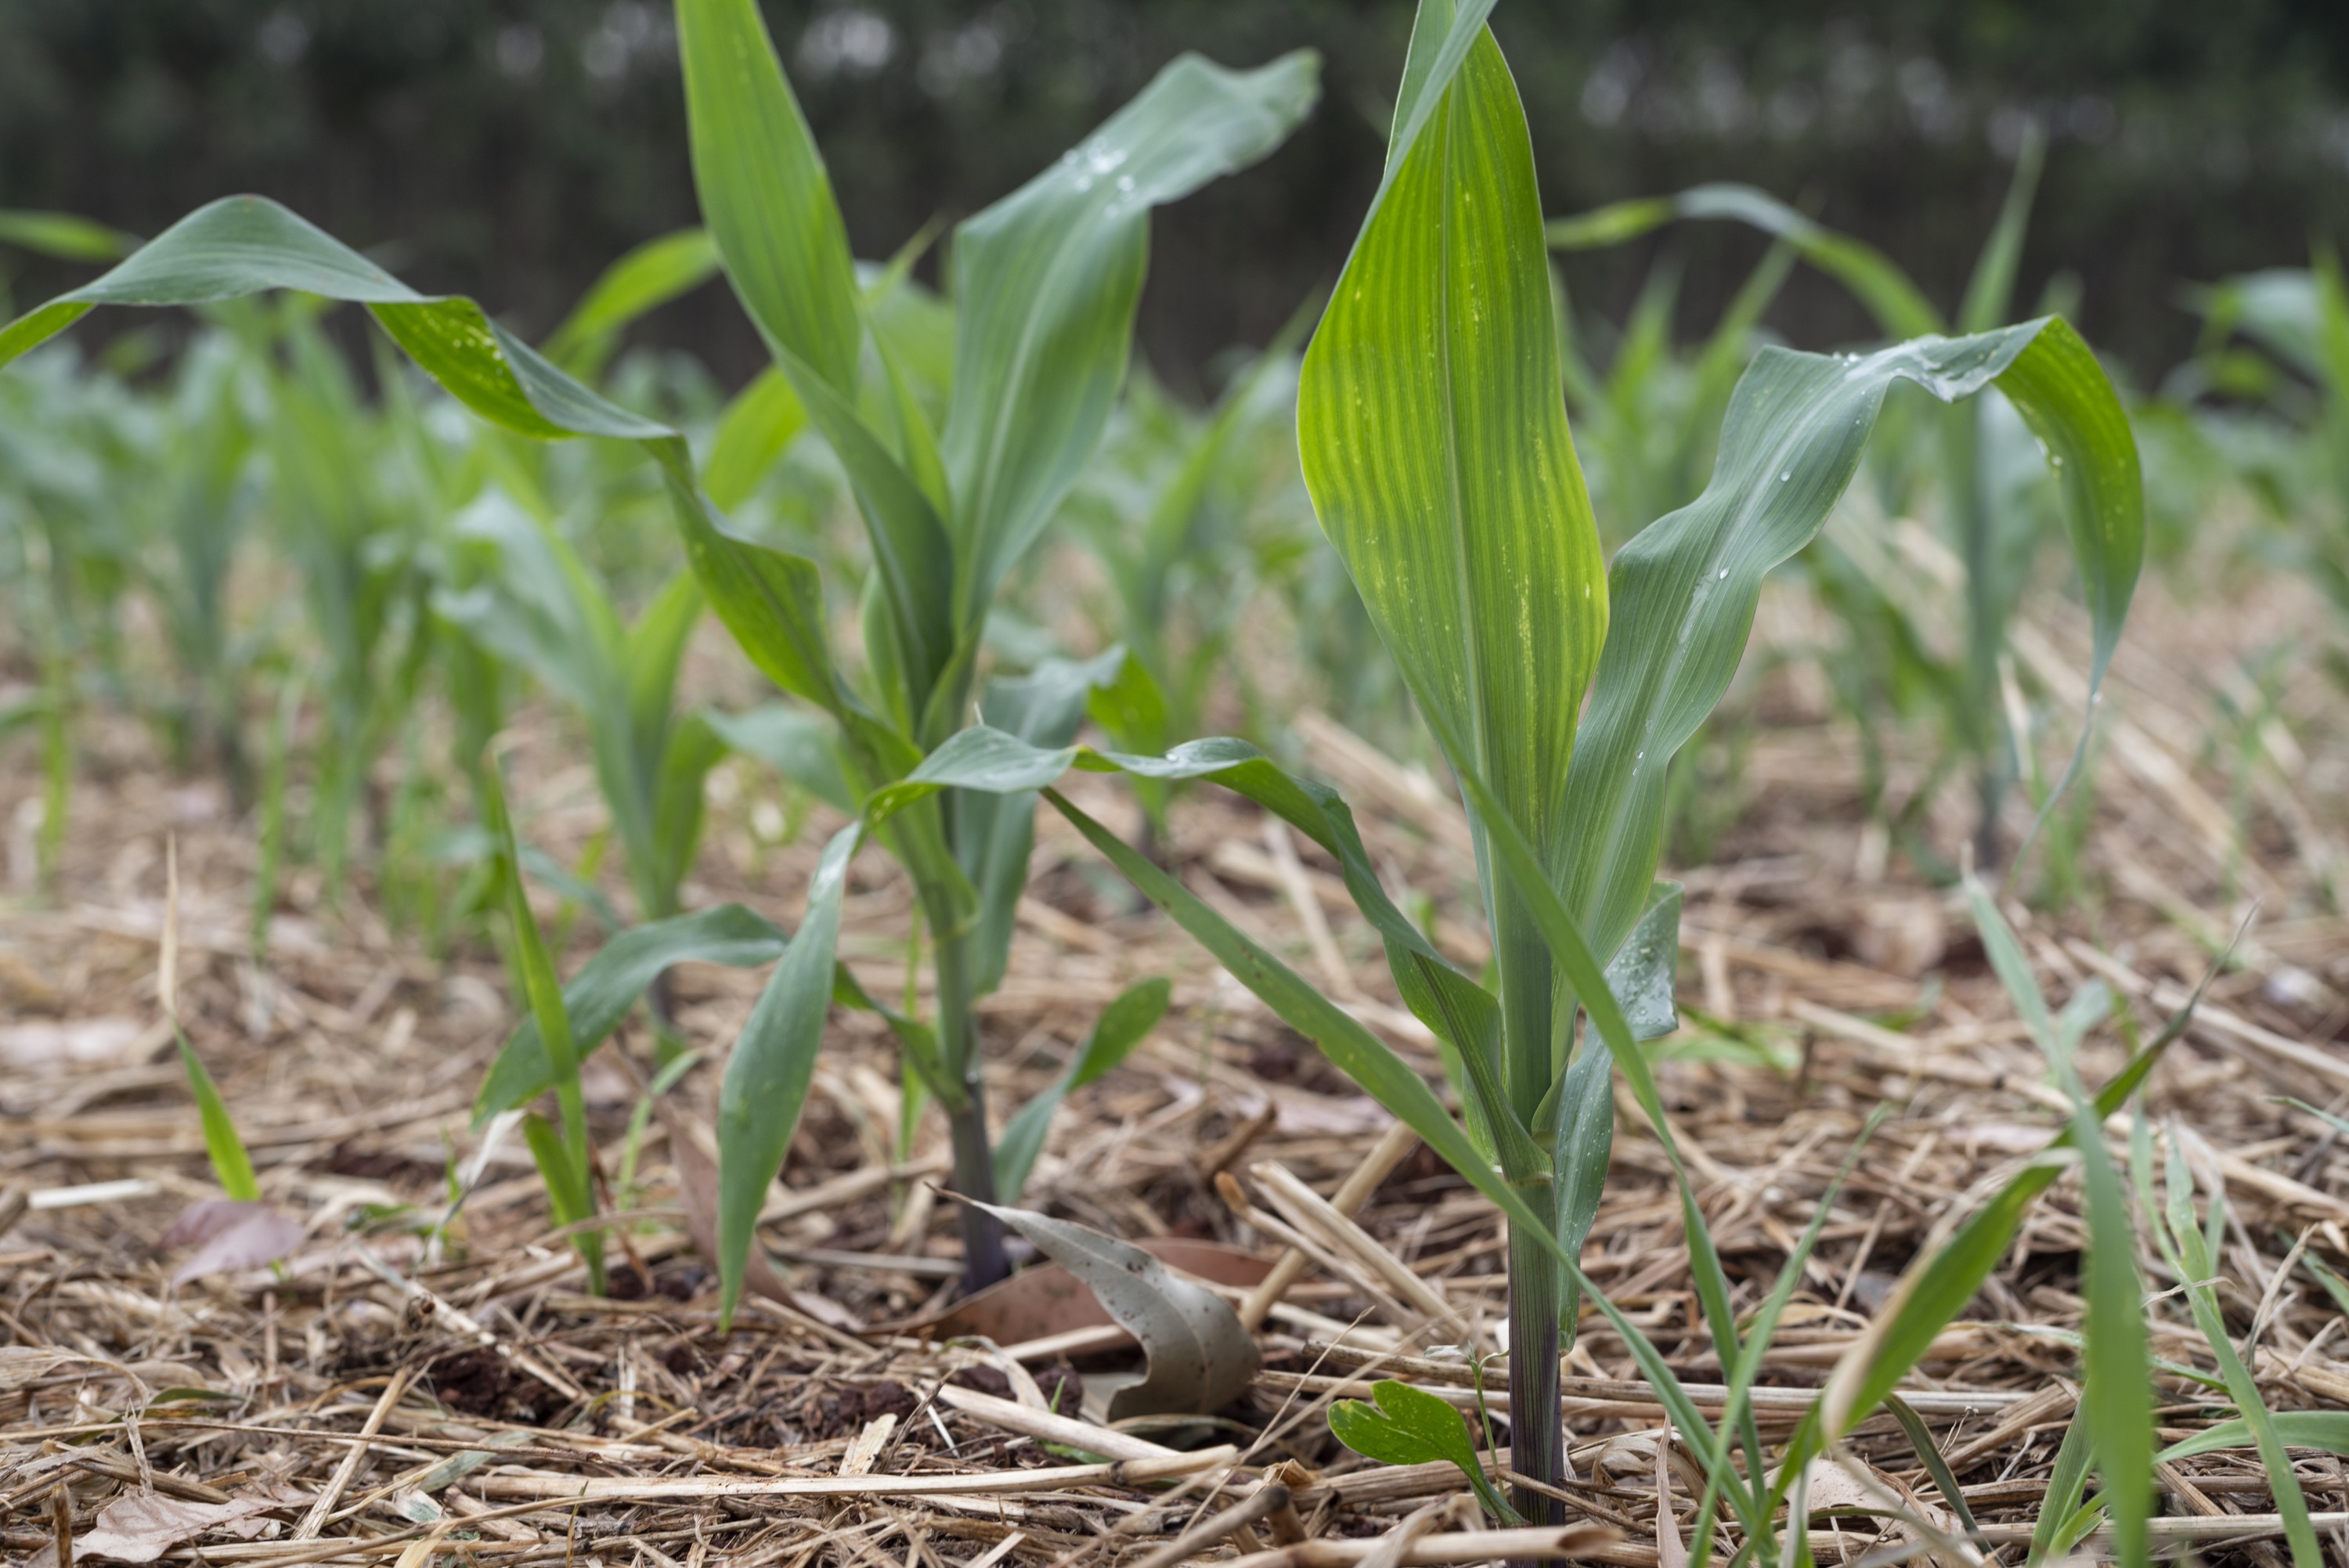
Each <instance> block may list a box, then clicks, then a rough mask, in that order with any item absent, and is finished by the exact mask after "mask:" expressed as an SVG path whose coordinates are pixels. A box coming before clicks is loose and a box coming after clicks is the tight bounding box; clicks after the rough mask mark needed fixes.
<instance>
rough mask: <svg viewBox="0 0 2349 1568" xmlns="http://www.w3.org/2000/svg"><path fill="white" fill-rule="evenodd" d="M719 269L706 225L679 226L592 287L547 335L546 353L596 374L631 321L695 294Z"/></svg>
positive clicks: (628, 257) (565, 364)
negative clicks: (682, 297)
mask: <svg viewBox="0 0 2349 1568" xmlns="http://www.w3.org/2000/svg"><path fill="white" fill-rule="evenodd" d="M717 272H718V246H717V244H716V242H714V241H712V240H711V239H710V237H709V231H708V230H706V229H679V230H678V231H677V232H674V233H668V234H663V235H661V236H660V237H659V238H658V239H655V240H647V241H646V242H644V243H643V244H641V245H638V246H636V248H635V249H634V250H631V251H629V252H628V253H626V254H625V255H623V256H621V257H620V259H619V260H617V261H616V262H614V263H612V264H611V265H610V266H608V267H605V269H604V271H603V273H602V275H601V276H599V277H597V278H596V280H595V283H594V284H590V285H589V286H588V289H587V292H586V293H585V294H583V295H581V296H580V299H579V303H578V304H575V305H573V306H572V307H571V314H570V315H566V316H564V318H563V320H562V321H561V323H559V324H558V325H556V326H555V329H554V331H553V332H551V333H549V334H548V335H547V338H546V348H545V351H546V356H547V357H548V358H549V359H552V360H554V362H555V363H556V364H557V365H560V366H563V367H564V369H566V370H569V371H570V372H572V373H573V374H574V375H577V376H585V377H591V378H592V377H594V376H595V373H596V372H597V371H598V370H600V369H601V368H602V367H603V362H604V361H605V359H607V358H608V357H610V355H611V351H612V346H613V345H614V344H615V343H616V342H617V341H618V339H619V335H620V333H621V332H622V330H623V329H625V328H626V326H627V325H628V324H629V323H631V322H633V321H635V320H636V318H637V317H638V316H641V315H645V314H646V313H647V312H649V311H654V310H657V309H659V308H660V307H661V306H662V305H665V304H667V303H668V302H669V301H671V300H673V299H676V298H678V296H679V295H681V294H690V293H691V292H692V291H693V290H695V289H698V288H699V287H700V286H701V285H702V284H705V283H708V282H709V280H710V278H711V277H713V276H715V275H716V273H717Z"/></svg>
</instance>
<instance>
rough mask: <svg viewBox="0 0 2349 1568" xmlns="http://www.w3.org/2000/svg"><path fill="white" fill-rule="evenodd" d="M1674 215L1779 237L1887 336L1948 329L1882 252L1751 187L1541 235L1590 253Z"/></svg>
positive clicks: (1671, 199)
mask: <svg viewBox="0 0 2349 1568" xmlns="http://www.w3.org/2000/svg"><path fill="white" fill-rule="evenodd" d="M1675 218H1685V219H1691V220H1707V219H1718V220H1728V221H1730V222H1740V223H1744V224H1746V225H1747V226H1748V227H1751V228H1754V229H1759V230H1761V231H1762V232H1764V233H1765V234H1769V235H1771V236H1773V237H1774V238H1775V239H1778V240H1781V241H1784V242H1785V243H1786V244H1788V245H1790V246H1792V247H1793V248H1794V249H1795V253H1797V254H1799V255H1800V256H1801V257H1802V258H1803V259H1804V260H1805V261H1806V262H1808V263H1811V264H1812V265H1813V266H1815V267H1816V268H1818V269H1819V270H1820V271H1821V272H1823V273H1827V274H1828V275H1829V276H1830V277H1833V278H1834V279H1835V280H1836V281H1837V282H1838V283H1840V284H1843V285H1844V286H1845V287H1846V288H1847V289H1849V290H1850V291H1851V293H1852V295H1853V297H1854V298H1856V299H1857V300H1858V301H1859V302H1860V304H1862V305H1864V306H1866V307H1867V309H1868V314H1869V315H1872V316H1874V317H1875V318H1876V323H1877V325H1878V326H1879V327H1881V328H1882V329H1883V331H1884V335H1886V336H1887V337H1896V338H1899V337H1921V336H1923V335H1927V334H1929V333H1939V332H1946V331H1947V330H1949V326H1948V323H1947V322H1946V321H1944V320H1943V319H1942V316H1941V314H1940V312H1939V311H1937V310H1935V309H1934V308H1933V304H1932V302H1931V301H1930V300H1928V299H1927V298H1926V297H1925V296H1924V294H1922V293H1921V292H1920V291H1919V289H1918V287H1917V285H1916V284H1913V283H1911V282H1910V281H1909V274H1908V273H1904V272H1902V271H1901V270H1900V269H1899V266H1897V265H1895V264H1894V263H1893V261H1892V259H1891V258H1890V257H1889V256H1887V255H1886V254H1885V253H1883V252H1881V251H1879V250H1878V249H1877V248H1876V247H1875V246H1873V245H1870V244H1868V243H1867V242H1865V241H1861V240H1855V239H1853V238H1852V237H1851V236H1849V235H1848V234H1839V233H1837V232H1835V231H1834V230H1832V229H1826V228H1822V227H1821V226H1820V225H1819V224H1817V223H1816V222H1813V221H1812V220H1810V219H1808V218H1806V217H1805V216H1803V214H1802V213H1800V212H1797V211H1795V209H1793V208H1792V207H1789V206H1787V205H1786V204H1785V202H1784V201H1779V200H1778V199H1777V198H1776V197H1775V196H1773V195H1771V194H1769V193H1768V192H1767V191H1758V190H1756V189H1754V187H1753V186H1751V185H1697V186H1692V187H1691V188H1690V189H1688V190H1686V191H1682V192H1681V193H1680V194H1679V195H1677V196H1646V197H1638V198H1634V199H1633V200H1631V201H1619V202H1617V203H1615V204H1614V205H1612V206H1609V207H1601V208H1599V209H1598V210H1597V211H1591V212H1586V213H1583V214H1581V215H1580V216H1578V217H1575V218H1564V219H1559V220H1557V221H1556V222H1552V223H1550V224H1549V225H1548V227H1547V238H1548V242H1549V243H1550V244H1551V245H1552V246H1553V247H1554V248H1556V249H1558V250H1562V251H1581V250H1593V249H1597V248H1599V247H1603V246H1612V245H1619V244H1623V243H1626V242H1629V241H1631V240H1636V239H1638V238H1639V237H1640V236H1641V235H1643V234H1646V233H1649V232H1651V231H1653V230H1655V229H1658V228H1661V227H1662V226H1663V225H1664V224H1666V223H1668V222H1671V221H1672V220H1674V219H1675Z"/></svg>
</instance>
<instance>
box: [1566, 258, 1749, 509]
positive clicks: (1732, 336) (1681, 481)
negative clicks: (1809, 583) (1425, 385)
mask: <svg viewBox="0 0 2349 1568" xmlns="http://www.w3.org/2000/svg"><path fill="white" fill-rule="evenodd" d="M1794 260H1795V253H1794V252H1793V250H1792V249H1791V248H1790V247H1788V246H1787V245H1785V243H1783V242H1781V243H1779V244H1776V245H1774V246H1772V247H1771V249H1770V251H1769V253H1767V254H1765V255H1764V257H1763V259H1762V261H1761V262H1760V263H1759V264H1757V265H1756V266H1755V267H1754V271H1753V272H1752V273H1750V274H1749V275H1748V276H1747V278H1746V280H1745V282H1744V284H1743V285H1742V286H1741V287H1740V288H1739V289H1738V291H1737V293H1736V294H1734V295H1733V296H1732V298H1731V300H1730V302H1729V304H1728V306H1727V308H1725V309H1724V310H1723V312H1722V315H1721V319H1720V320H1719V321H1718V322H1716V323H1715V324H1714V325H1713V332H1712V335H1710V336H1708V337H1707V338H1706V339H1705V341H1704V342H1703V344H1702V346H1699V347H1698V349H1697V350H1696V352H1695V353H1694V354H1692V355H1691V356H1688V357H1687V358H1686V359H1682V357H1681V356H1678V355H1677V354H1676V353H1675V352H1674V345H1673V341H1672V316H1673V311H1674V307H1675V306H1676V304H1678V301H1679V292H1680V273H1679V269H1678V268H1677V267H1676V266H1674V265H1671V264H1670V263H1666V264H1664V265H1661V266H1659V267H1658V268H1657V270H1656V271H1655V272H1654V273H1651V274H1650V276H1649V279H1648V282H1647V284H1646V286H1645V287H1644V288H1642V289H1641V291H1640V297H1639V300H1638V302H1637V303H1636V304H1634V305H1633V307H1632V310H1631V315H1630V319H1629V320H1628V321H1627V322H1625V323H1624V325H1623V329H1622V332H1621V334H1620V336H1619V340H1618V342H1617V343H1616V345H1615V347H1614V353H1613V356H1612V357H1611V358H1609V361H1608V363H1607V366H1606V367H1605V369H1604V370H1601V369H1600V368H1599V366H1598V365H1597V364H1596V363H1594V361H1593V359H1592V358H1591V356H1590V353H1589V350H1588V340H1589V338H1590V337H1591V336H1592V335H1591V334H1589V333H1588V332H1580V331H1577V330H1576V329H1575V327H1574V315H1573V306H1572V304H1571V302H1570V301H1569V300H1568V297H1567V294H1566V287H1565V283H1564V280H1563V278H1562V277H1558V276H1557V274H1556V273H1553V277H1554V278H1557V283H1556V287H1557V299H1556V300H1555V302H1554V312H1555V315H1556V319H1557V332H1558V366H1559V370H1560V373H1561V375H1562V376H1563V377H1564V380H1565V385H1566V400H1567V407H1568V410H1569V411H1570V412H1571V414H1572V415H1573V417H1574V419H1575V422H1576V428H1577V431H1578V435H1577V438H1576V447H1577V449H1578V451H1579V452H1580V453H1581V455H1582V457H1583V459H1584V462H1585V465H1586V468H1587V470H1588V475H1589V479H1590V493H1591V499H1592V502H1593V505H1594V507H1595V508H1596V510H1598V511H1599V512H1601V513H1602V514H1603V515H1604V516H1605V517H1606V518H1607V519H1608V523H1609V528H1610V529H1613V530H1616V531H1617V532H1616V534H1615V537H1614V538H1613V539H1611V540H1610V541H1609V542H1610V543H1619V542H1621V540H1623V539H1626V538H1629V537H1630V535H1632V534H1634V533H1637V532H1638V531H1640V529H1642V528H1645V527H1646V526H1647V525H1648V524H1649V523H1651V522H1652V521H1655V520H1656V519H1657V518H1660V517H1661V516H1663V515H1664V514H1665V513H1666V512H1669V511H1678V510H1679V509H1680V508H1682V507H1683V506H1686V505H1687V504H1688V503H1689V502H1690V501H1692V500H1695V499H1696V498H1697V496H1698V495H1699V494H1700V493H1701V492H1702V490H1703V489H1704V481H1705V478H1706V476H1707V475H1708V474H1710V473H1711V472H1712V469H1713V438H1714V435H1715V433H1716V432H1718V431H1719V430H1720V428H1721V416H1722V414H1723V411H1724V410H1726V409H1727V408H1728V407H1729V396H1730V393H1731V392H1732V391H1733V389H1734V388H1735V387H1736V385H1737V378H1738V377H1739V376H1740V375H1742V374H1743V373H1744V369H1745V366H1746V364H1747V362H1748V361H1750V360H1751V359H1752V358H1753V357H1754V350H1755V349H1756V348H1758V347H1759V346H1760V336H1759V330H1758V329H1759V326H1760V324H1761V319H1762V315H1763V313H1764V311H1766V310H1768V309H1769V307H1770V302H1771V301H1772V300H1774V299H1775V298H1776V297H1777V294H1778V290H1779V288H1780V287H1781V286H1782V285H1783V284H1785V280H1786V274H1787V273H1788V272H1789V271H1791V270H1792V268H1793V265H1794Z"/></svg>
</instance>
